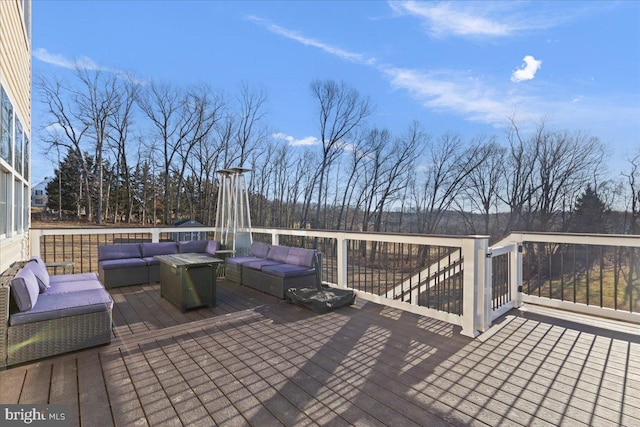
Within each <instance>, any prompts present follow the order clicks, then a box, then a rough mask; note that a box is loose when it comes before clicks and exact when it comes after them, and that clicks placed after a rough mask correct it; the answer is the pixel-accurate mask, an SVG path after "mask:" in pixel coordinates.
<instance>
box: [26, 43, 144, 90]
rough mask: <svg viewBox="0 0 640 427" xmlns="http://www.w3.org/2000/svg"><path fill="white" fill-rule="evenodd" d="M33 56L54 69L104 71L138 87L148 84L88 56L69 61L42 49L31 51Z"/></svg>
mask: <svg viewBox="0 0 640 427" xmlns="http://www.w3.org/2000/svg"><path fill="white" fill-rule="evenodd" d="M33 56H34V58H36V59H38V60H40V61H42V62H46V63H47V64H51V65H55V66H56V67H62V68H66V69H68V70H75V69H78V68H79V69H81V70H90V71H105V72H108V73H113V74H115V75H117V76H118V77H119V78H121V79H123V80H130V81H131V82H132V83H135V84H138V85H142V86H144V85H146V84H148V82H147V81H145V80H141V79H138V78H135V77H134V76H133V75H131V74H130V73H127V72H126V71H122V70H118V69H115V68H110V67H105V66H103V65H100V64H98V63H97V62H95V61H94V60H93V59H91V58H89V57H88V56H82V57H80V58H79V59H75V60H71V59H69V58H66V57H65V56H63V55H60V54H58V53H51V52H49V51H48V50H47V49H44V48H38V49H35V50H34V51H33Z"/></svg>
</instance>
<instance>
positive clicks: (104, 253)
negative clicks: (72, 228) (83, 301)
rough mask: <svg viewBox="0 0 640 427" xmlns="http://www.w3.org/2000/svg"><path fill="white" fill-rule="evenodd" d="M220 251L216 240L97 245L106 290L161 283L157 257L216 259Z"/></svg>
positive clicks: (99, 268)
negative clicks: (198, 255) (187, 255)
mask: <svg viewBox="0 0 640 427" xmlns="http://www.w3.org/2000/svg"><path fill="white" fill-rule="evenodd" d="M219 249H220V242H218V241H216V240H190V241H185V242H157V243H150V242H147V243H122V244H115V245H100V246H98V274H99V275H100V280H101V281H102V283H104V285H105V287H107V288H115V287H119V286H129V285H140V284H144V283H155V282H159V281H160V261H158V260H157V259H156V258H155V256H156V255H173V254H178V253H201V254H207V255H211V256H214V255H215V253H216V251H217V250H219Z"/></svg>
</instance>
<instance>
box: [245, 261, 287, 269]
mask: <svg viewBox="0 0 640 427" xmlns="http://www.w3.org/2000/svg"><path fill="white" fill-rule="evenodd" d="M278 264H280V263H279V262H278V261H274V260H272V259H258V260H257V261H249V262H245V263H243V264H242V268H251V269H252V270H262V268H263V267H264V266H267V265H278Z"/></svg>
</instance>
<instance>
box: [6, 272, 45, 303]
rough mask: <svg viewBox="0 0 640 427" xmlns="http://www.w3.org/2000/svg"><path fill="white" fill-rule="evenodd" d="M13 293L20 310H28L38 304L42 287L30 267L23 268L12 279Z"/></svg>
mask: <svg viewBox="0 0 640 427" xmlns="http://www.w3.org/2000/svg"><path fill="white" fill-rule="evenodd" d="M11 293H12V294H13V299H14V301H15V302H16V305H17V306H18V310H20V311H28V310H31V309H32V308H33V306H34V305H36V302H37V301H38V294H39V293H40V287H39V286H38V280H37V279H36V276H35V275H34V274H33V272H32V271H31V269H30V268H21V269H20V271H18V274H16V276H15V277H14V278H13V279H11Z"/></svg>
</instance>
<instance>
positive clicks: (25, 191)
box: [22, 185, 29, 231]
mask: <svg viewBox="0 0 640 427" xmlns="http://www.w3.org/2000/svg"><path fill="white" fill-rule="evenodd" d="M22 195H23V197H22V229H23V230H25V231H27V230H28V229H29V186H27V185H25V186H23V187H22Z"/></svg>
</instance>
